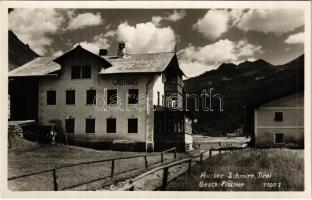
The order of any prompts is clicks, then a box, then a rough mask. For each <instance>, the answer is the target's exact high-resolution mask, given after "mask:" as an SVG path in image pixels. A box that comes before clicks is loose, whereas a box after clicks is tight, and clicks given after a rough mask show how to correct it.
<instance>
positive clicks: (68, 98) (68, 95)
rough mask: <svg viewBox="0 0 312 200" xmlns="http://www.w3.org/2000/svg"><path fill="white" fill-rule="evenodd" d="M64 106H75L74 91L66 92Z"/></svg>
mask: <svg viewBox="0 0 312 200" xmlns="http://www.w3.org/2000/svg"><path fill="white" fill-rule="evenodd" d="M66 104H67V105H74V104H75V90H66Z"/></svg>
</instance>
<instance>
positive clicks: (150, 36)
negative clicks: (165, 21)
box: [116, 22, 176, 53]
mask: <svg viewBox="0 0 312 200" xmlns="http://www.w3.org/2000/svg"><path fill="white" fill-rule="evenodd" d="M116 35H117V39H118V40H122V41H124V42H125V43H126V50H127V51H128V52H130V53H156V52H171V51H172V50H173V49H174V46H175V43H176V37H175V34H174V31H173V30H172V29H171V27H169V26H168V27H156V26H155V25H154V24H153V23H151V22H147V23H140V24H136V25H135V26H130V25H129V24H128V23H127V22H124V23H122V24H120V25H119V26H118V27H117V31H116Z"/></svg>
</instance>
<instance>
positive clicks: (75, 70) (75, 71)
mask: <svg viewBox="0 0 312 200" xmlns="http://www.w3.org/2000/svg"><path fill="white" fill-rule="evenodd" d="M80 71H81V69H80V67H79V66H72V67H71V77H72V79H79V78H80Z"/></svg>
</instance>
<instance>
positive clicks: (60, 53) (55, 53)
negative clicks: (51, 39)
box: [52, 50, 64, 57]
mask: <svg viewBox="0 0 312 200" xmlns="http://www.w3.org/2000/svg"><path fill="white" fill-rule="evenodd" d="M63 54H64V52H63V51H61V50H58V51H56V52H54V53H53V54H52V56H53V57H59V56H61V55H63Z"/></svg>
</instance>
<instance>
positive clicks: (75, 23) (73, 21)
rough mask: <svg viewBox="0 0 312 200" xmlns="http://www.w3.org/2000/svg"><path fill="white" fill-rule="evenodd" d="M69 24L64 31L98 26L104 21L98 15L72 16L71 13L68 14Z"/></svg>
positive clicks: (82, 14) (83, 14)
mask: <svg viewBox="0 0 312 200" xmlns="http://www.w3.org/2000/svg"><path fill="white" fill-rule="evenodd" d="M68 16H69V22H68V26H67V28H66V29H68V30H75V29H82V28H85V27H88V26H96V25H100V24H101V23H102V22H103V21H104V20H103V19H102V17H101V14H100V13H96V14H93V13H81V14H78V15H74V13H73V12H69V13H68Z"/></svg>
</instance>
